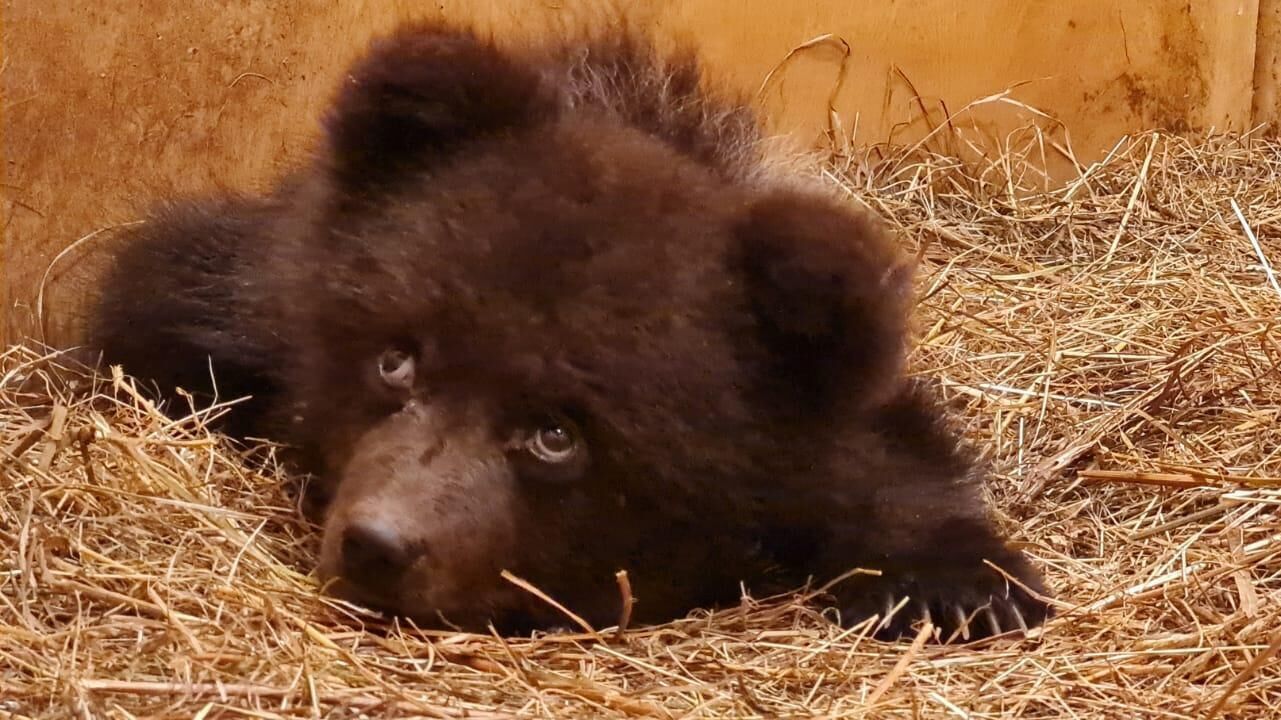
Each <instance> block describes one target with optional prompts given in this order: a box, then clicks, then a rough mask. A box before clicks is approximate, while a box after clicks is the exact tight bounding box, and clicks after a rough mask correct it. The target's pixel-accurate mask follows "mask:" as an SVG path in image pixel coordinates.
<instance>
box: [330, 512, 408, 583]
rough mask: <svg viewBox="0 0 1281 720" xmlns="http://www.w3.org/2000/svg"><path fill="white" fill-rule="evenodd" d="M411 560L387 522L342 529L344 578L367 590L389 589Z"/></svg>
mask: <svg viewBox="0 0 1281 720" xmlns="http://www.w3.org/2000/svg"><path fill="white" fill-rule="evenodd" d="M413 560H414V558H413V555H412V554H411V553H410V552H409V549H408V546H407V544H406V542H405V539H404V538H403V537H402V536H401V535H400V534H399V533H398V532H396V529H395V528H394V527H392V526H391V525H389V524H388V523H385V522H378V521H377V520H363V521H359V522H353V523H352V524H350V525H348V526H347V528H346V529H345V530H343V535H342V569H343V577H345V578H346V579H347V580H349V581H351V582H354V583H357V584H358V585H362V586H364V587H365V588H367V589H369V590H374V591H382V590H385V589H387V588H389V587H390V586H392V585H393V584H394V583H395V582H396V580H397V579H399V577H400V575H401V574H403V573H404V572H405V570H406V569H407V568H408V567H409V565H410V563H412V562H413Z"/></svg>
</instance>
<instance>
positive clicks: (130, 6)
mask: <svg viewBox="0 0 1281 720" xmlns="http://www.w3.org/2000/svg"><path fill="white" fill-rule="evenodd" d="M1270 1H1271V0H1269V2H1270ZM590 4H591V5H592V6H595V5H596V4H595V3H590ZM573 7H574V4H573V3H572V2H563V3H527V4H526V3H520V4H516V3H509V2H498V1H497V0H487V1H484V2H469V3H457V2H445V1H443V0H442V1H441V2H434V3H422V2H408V1H406V0H395V1H389V2H378V3H374V2H343V3H327V2H320V1H319V0H310V1H309V0H282V1H281V2H266V0H235V1H231V2H220V3H191V4H181V3H171V2H160V1H159V0H135V1H134V2H123V0H109V1H108V2H98V3H90V2H87V1H86V0H40V1H39V2H37V1H36V0H6V4H5V5H4V16H3V17H4V22H3V26H2V28H0V42H2V43H3V51H4V60H3V64H2V65H0V67H2V68H3V69H2V70H0V80H2V82H3V85H2V88H0V91H2V92H3V96H2V97H0V123H2V125H0V127H2V132H3V135H2V139H3V142H4V153H5V164H4V177H3V184H2V185H0V201H2V203H3V204H2V205H0V212H3V213H4V215H5V218H4V228H5V233H4V245H3V252H4V256H3V259H4V267H3V270H2V272H3V277H2V281H3V285H4V287H3V291H2V292H3V293H7V295H8V297H7V299H6V298H3V297H0V299H3V300H5V304H4V306H3V307H4V308H5V310H6V312H3V313H0V323H3V324H0V340H2V339H4V336H6V335H7V337H8V338H14V337H16V336H18V335H19V334H23V333H26V332H29V331H31V330H32V329H33V328H34V327H35V323H34V319H33V308H32V306H33V303H34V300H35V297H36V290H37V287H38V285H39V279H40V275H41V274H42V273H43V271H44V269H45V268H46V267H47V266H48V265H49V262H50V260H51V259H52V258H54V257H55V255H57V254H58V253H59V252H60V251H61V250H63V248H65V247H67V246H68V245H69V244H71V243H72V242H73V241H75V240H76V239H77V238H80V237H83V236H85V235H87V234H88V233H91V232H93V231H95V230H97V229H100V228H104V227H109V226H111V225H114V224H117V223H121V222H125V221H128V220H131V219H133V218H135V217H136V216H137V214H138V212H139V211H140V209H141V208H142V207H143V206H144V205H145V203H146V202H147V201H148V200H149V199H150V198H152V197H154V196H155V195H158V194H165V193H169V192H192V191H199V190H204V189H209V188H213V187H218V186H226V187H236V188H245V189H252V188H254V187H260V186H262V185H263V184H264V183H266V182H269V181H270V180H271V179H272V178H273V177H274V176H275V175H276V174H277V173H278V172H279V170H280V169H281V167H282V165H283V164H285V163H287V162H289V161H290V160H292V159H294V158H297V157H299V155H300V154H301V153H303V152H305V150H306V148H307V146H308V143H309V142H310V141H311V139H312V138H313V136H314V132H315V116H316V113H317V112H318V111H319V110H320V109H321V108H322V107H323V105H324V103H325V101H326V99H327V98H328V96H329V93H330V91H331V88H332V87H333V86H334V84H335V82H336V80H337V76H338V73H339V72H340V71H341V69H342V67H343V66H344V65H345V64H346V63H347V62H348V61H349V60H350V59H351V57H353V56H354V54H355V53H356V52H358V51H359V49H360V48H361V47H362V46H363V45H364V43H365V42H366V41H367V39H368V37H369V36H370V35H371V34H372V33H374V32H378V31H381V30H383V29H386V28H388V27H390V26H391V25H393V24H394V23H395V22H397V21H399V20H401V19H404V18H408V17H413V16H421V15H426V14H431V15H443V16H445V17H448V18H451V19H454V20H457V21H459V22H476V23H477V24H479V25H481V26H483V27H488V28H489V29H491V30H492V31H493V32H494V33H495V35H496V36H498V37H500V38H502V37H512V36H516V35H519V34H521V33H526V32H532V31H533V30H532V28H534V27H537V26H538V23H540V22H542V21H555V20H556V19H557V18H561V17H564V15H565V14H566V13H569V12H570V11H571V10H572V9H573ZM629 7H630V8H631V10H632V11H633V12H634V13H636V14H638V16H639V17H641V20H640V21H639V22H640V23H641V24H644V25H646V26H648V27H653V28H655V30H656V32H658V33H659V34H660V35H661V36H663V37H665V38H674V37H682V38H690V39H693V40H694V41H695V42H696V43H697V44H698V45H699V46H700V47H701V48H702V49H703V51H704V54H705V55H706V57H707V58H708V60H709V64H710V72H711V74H712V75H714V76H716V78H718V79H721V80H724V81H726V82H730V83H734V84H737V85H739V86H741V87H743V88H745V89H748V90H752V91H754V90H755V89H756V88H758V87H759V86H760V84H761V82H762V80H763V79H764V78H765V76H766V75H767V74H768V73H769V72H770V70H771V69H773V68H775V67H776V66H777V65H778V63H779V62H780V61H781V60H782V59H783V58H784V57H785V56H787V54H788V52H789V50H791V49H793V48H795V47H796V46H798V45H800V44H802V43H804V42H805V41H807V40H809V39H811V38H814V37H816V36H819V35H823V34H832V35H835V36H838V37H840V38H842V39H843V40H844V41H845V42H847V43H848V44H849V47H850V50H851V52H850V57H849V60H848V65H847V75H846V78H845V82H844V84H843V85H842V87H841V88H840V92H839V93H838V94H837V95H836V102H835V107H834V109H835V111H836V115H837V117H838V119H839V122H840V126H841V127H842V128H843V129H842V133H843V135H845V136H846V139H848V138H849V137H850V136H853V140H854V142H855V144H862V143H873V142H880V141H884V140H886V139H889V138H895V139H900V140H907V139H910V138H912V137H913V136H914V135H913V134H914V133H915V134H916V135H915V136H919V134H920V133H921V132H922V129H923V127H924V125H922V124H921V123H920V122H919V117H920V115H921V111H920V107H921V104H920V103H919V102H918V101H916V100H914V94H915V93H919V94H920V95H921V96H923V98H924V99H925V101H926V106H927V107H928V108H933V109H934V112H935V113H936V114H937V113H938V108H940V107H941V104H940V103H945V104H946V107H948V108H949V109H951V110H952V111H955V110H957V109H959V108H961V107H962V106H964V105H965V104H966V103H967V102H969V101H971V100H973V99H975V98H979V97H983V96H987V95H990V94H992V93H995V92H998V91H1001V90H1003V89H1005V88H1007V87H1009V86H1010V85H1012V84H1014V83H1019V82H1022V81H1031V82H1030V83H1029V84H1027V85H1024V86H1022V87H1020V88H1019V89H1018V90H1017V91H1016V93H1015V97H1016V98H1017V99H1018V100H1020V101H1023V102H1027V103H1029V104H1031V105H1035V106H1037V107H1040V108H1042V109H1044V110H1047V111H1049V112H1052V113H1054V114H1055V115H1056V116H1057V117H1059V118H1060V119H1062V120H1063V122H1064V123H1065V124H1066V127H1067V128H1068V129H1069V130H1070V133H1071V139H1072V141H1073V143H1074V147H1075V148H1076V149H1077V150H1078V151H1079V152H1080V153H1081V155H1082V156H1083V157H1084V158H1085V159H1089V158H1090V157H1094V156H1097V154H1098V153H1099V152H1101V151H1102V150H1104V149H1106V148H1107V147H1108V146H1110V145H1111V144H1112V143H1113V142H1114V141H1115V139H1116V138H1117V137H1118V136H1119V135H1121V134H1123V133H1125V132H1129V131H1133V130H1136V129H1141V128H1147V127H1155V126H1164V127H1169V128H1194V127H1206V126H1211V125H1213V126H1217V127H1242V126H1243V125H1244V124H1245V123H1247V122H1248V121H1249V113H1250V99H1251V84H1252V78H1253V59H1254V55H1255V50H1254V37H1255V35H1254V33H1255V25H1256V20H1257V15H1258V4H1257V0H1196V1H1193V2H1174V1H1173V0H1162V1H1160V2H1152V1H1151V0H1147V1H1142V0H1122V1H1120V2H1113V3H1099V2H1094V1H1093V0H1064V1H1062V2H1055V3H1048V2H1028V1H1027V0H985V1H977V2H966V3H960V2H954V1H953V0H916V1H915V2H903V1H901V0H897V1H896V0H883V1H880V2H864V3H851V2H848V0H812V1H810V2H803V3H802V2H793V3H777V2H775V1H773V0H770V1H766V0H684V1H679V2H678V1H677V0H647V1H644V2H635V3H633V4H632V5H631V6H629ZM840 62H841V55H840V53H839V52H836V51H835V50H834V49H833V48H832V46H830V45H829V46H823V47H819V48H815V49H813V50H810V51H806V52H804V53H800V54H799V55H798V56H797V57H796V58H795V59H794V60H793V61H792V62H790V63H788V64H787V66H786V67H784V68H782V69H781V70H780V71H779V72H778V73H777V74H776V76H775V78H774V82H772V83H771V85H770V87H769V88H768V90H767V92H766V93H765V95H764V98H763V107H764V108H765V110H766V111H767V113H768V118H769V121H770V122H771V123H772V124H773V126H774V127H775V128H776V129H778V130H781V131H787V132H795V133H798V134H799V135H800V137H802V138H805V139H810V140H813V139H818V138H820V136H821V135H822V133H823V132H824V130H825V129H826V128H827V127H828V116H827V101H828V98H829V95H830V94H831V91H832V88H833V84H834V82H835V80H836V78H837V74H838V73H837V71H838V68H839V66H840ZM1027 120H1028V115H1027V114H1026V113H1021V112H1019V111H1018V110H1017V108H1013V107H1012V106H1009V105H1006V106H996V105H991V104H989V105H985V106H983V107H981V108H979V109H978V110H976V111H974V112H973V113H970V114H967V115H966V116H965V117H963V118H960V119H959V120H958V122H961V123H969V124H970V125H971V126H972V127H973V132H974V133H975V134H976V136H983V137H986V138H990V139H992V140H993V141H995V142H997V143H999V142H1000V141H1001V140H1002V139H1003V138H1004V136H1005V134H1006V133H1007V132H1008V131H1009V130H1010V129H1011V128H1013V127H1016V126H1017V125H1020V124H1022V123H1025V122H1026V121H1027ZM112 237H113V236H112V234H111V233H110V232H105V233H102V234H100V235H97V236H95V237H94V238H93V239H92V240H90V241H87V242H86V243H84V244H83V245H82V246H81V247H79V249H78V250H77V251H76V252H73V253H70V254H69V255H68V256H67V257H65V258H64V259H63V261H61V262H60V264H59V265H58V266H57V268H56V272H55V273H54V274H53V277H54V282H53V283H52V284H51V290H50V292H49V294H48V307H47V310H48V322H47V326H48V329H49V331H50V335H49V339H50V340H51V341H53V342H55V343H65V342H70V341H72V340H74V339H75V337H76V335H77V329H78V320H77V317H78V310H79V308H81V307H82V306H83V305H84V301H85V300H86V298H87V295H88V293H90V292H91V289H92V287H93V282H92V281H93V279H94V278H95V276H96V274H97V270H98V268H99V267H100V266H101V264H102V258H103V257H104V254H105V253H107V252H110V244H111V240H112Z"/></svg>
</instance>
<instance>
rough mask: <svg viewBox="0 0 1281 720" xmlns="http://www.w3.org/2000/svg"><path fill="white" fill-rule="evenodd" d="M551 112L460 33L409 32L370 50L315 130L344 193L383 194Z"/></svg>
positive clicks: (528, 77)
mask: <svg viewBox="0 0 1281 720" xmlns="http://www.w3.org/2000/svg"><path fill="white" fill-rule="evenodd" d="M551 108H552V103H551V102H550V100H549V99H548V98H547V97H546V96H545V95H544V93H543V92H542V89H541V84H540V80H539V77H538V75H537V74H536V73H535V72H533V71H531V70H529V69H527V68H526V67H525V66H524V65H523V64H521V63H519V61H518V60H517V59H516V58H515V57H513V56H512V55H511V54H509V53H506V52H504V51H502V50H500V49H498V48H497V47H495V46H493V45H492V44H489V43H486V42H483V41H482V40H481V39H479V38H478V37H476V35H474V34H473V33H471V32H468V31H465V30H455V29H448V28H444V27H440V26H436V25H414V26H410V27H408V28H405V29H402V30H399V31H397V32H396V33H394V34H392V35H390V36H387V37H384V38H382V39H379V40H376V41H374V42H373V43H372V45H371V47H370V50H369V52H368V53H367V54H366V55H365V57H364V58H363V59H361V60H360V61H359V62H357V63H356V65H355V66H354V67H352V68H351V70H350V71H349V72H348V74H347V76H346V79H345V81H344V82H343V84H342V86H341V88H340V89H339V92H338V97H337V99H336V102H335V103H334V109H333V110H332V111H331V114H330V115H329V116H328V118H327V119H326V122H325V129H326V131H327V134H328V140H329V153H330V162H331V163H332V169H333V172H334V174H335V176H336V179H337V181H338V182H339V184H341V185H343V186H344V187H346V188H349V189H356V188H360V187H362V186H367V185H375V186H380V185H386V184H387V183H389V182H394V181H395V180H396V179H398V178H399V177H400V176H401V175H402V174H403V173H404V172H406V171H407V170H411V169H413V168H419V167H424V166H425V165H426V164H428V163H430V162H431V160H432V159H433V158H436V157H439V156H444V155H446V154H448V153H449V152H451V151H452V150H454V149H455V147H456V145H458V144H461V143H462V142H464V141H466V140H467V139H469V138H474V137H478V136H482V135H486V134H491V133H496V132H501V131H502V130H505V129H508V128H512V127H519V126H521V125H524V124H529V123H533V122H536V121H537V119H538V118H539V117H540V115H542V114H543V113H546V112H550V110H551Z"/></svg>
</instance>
